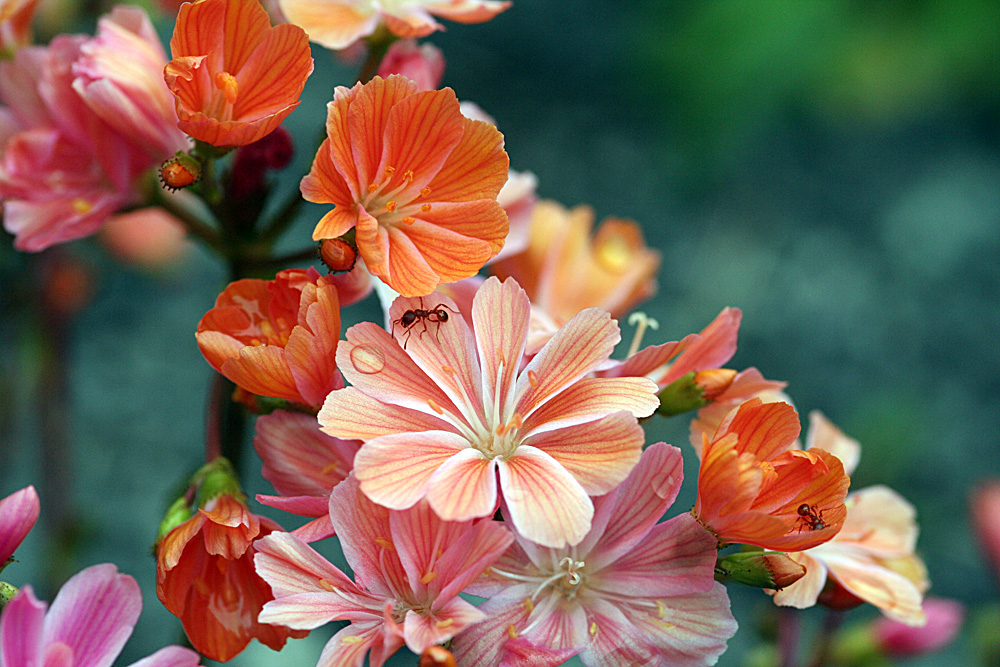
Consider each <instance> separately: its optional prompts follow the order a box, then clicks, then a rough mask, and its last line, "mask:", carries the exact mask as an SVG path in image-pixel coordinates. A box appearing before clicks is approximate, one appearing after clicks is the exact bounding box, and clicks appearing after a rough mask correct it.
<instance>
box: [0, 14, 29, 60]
mask: <svg viewBox="0 0 1000 667" xmlns="http://www.w3.org/2000/svg"><path fill="white" fill-rule="evenodd" d="M37 7H38V0H0V57H3V58H9V57H10V56H12V55H13V54H14V52H15V51H17V49H19V48H21V47H22V46H26V45H27V44H28V43H30V42H31V20H32V19H33V18H34V17H35V9H37Z"/></svg>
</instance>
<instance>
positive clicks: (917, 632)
mask: <svg viewBox="0 0 1000 667" xmlns="http://www.w3.org/2000/svg"><path fill="white" fill-rule="evenodd" d="M924 614H926V615H927V623H926V625H923V626H920V627H914V626H912V625H906V624H905V623H900V622H899V621H894V620H892V619H890V618H885V617H882V618H879V619H877V620H876V621H875V622H874V623H873V624H872V632H873V633H874V636H875V641H876V643H877V644H878V645H879V647H880V648H881V649H882V651H883V652H884V653H885V654H886V655H888V656H890V657H893V658H908V657H912V656H916V655H924V654H927V653H932V652H934V651H938V650H940V649H942V648H944V647H945V646H947V645H948V644H950V643H951V641H952V640H953V639H955V635H957V634H958V631H959V629H960V628H961V627H962V619H963V617H964V616H965V609H964V608H963V607H962V605H961V604H960V603H959V602H958V601H956V600H947V599H945V598H927V599H925V600H924Z"/></svg>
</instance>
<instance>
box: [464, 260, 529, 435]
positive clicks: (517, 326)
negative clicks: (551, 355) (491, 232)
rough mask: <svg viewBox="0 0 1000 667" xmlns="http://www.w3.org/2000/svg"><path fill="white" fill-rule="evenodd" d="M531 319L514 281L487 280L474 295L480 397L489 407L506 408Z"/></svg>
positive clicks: (473, 307)
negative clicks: (481, 396) (481, 395)
mask: <svg viewBox="0 0 1000 667" xmlns="http://www.w3.org/2000/svg"><path fill="white" fill-rule="evenodd" d="M530 318H531V303H530V302H529V301H528V295H527V294H525V292H524V290H523V289H521V287H520V286H519V285H518V284H517V283H516V282H514V281H513V280H505V281H504V282H503V283H501V282H500V281H499V280H497V279H496V278H489V279H487V280H486V282H484V283H483V284H482V286H481V287H480V288H479V290H478V291H477V292H476V296H475V299H474V300H473V302H472V320H473V322H474V323H475V325H474V326H475V332H476V349H477V350H478V352H479V360H480V363H481V364H482V374H483V382H484V384H483V396H484V400H485V401H486V402H487V403H488V404H490V405H494V404H495V405H499V406H505V405H507V401H508V394H509V392H510V390H511V389H512V388H513V385H514V379H515V378H516V377H517V370H518V364H519V362H520V359H521V356H522V355H523V354H524V346H525V343H526V342H527V338H528V322H529V320H530ZM501 365H502V366H503V368H502V369H501ZM525 432H526V431H525Z"/></svg>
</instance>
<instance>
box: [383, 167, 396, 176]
mask: <svg viewBox="0 0 1000 667" xmlns="http://www.w3.org/2000/svg"><path fill="white" fill-rule="evenodd" d="M395 173H396V168H395V167H386V168H385V177H386V178H392V175H393V174H395Z"/></svg>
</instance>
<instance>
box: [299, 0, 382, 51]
mask: <svg viewBox="0 0 1000 667" xmlns="http://www.w3.org/2000/svg"><path fill="white" fill-rule="evenodd" d="M280 5H281V11H282V13H283V14H284V15H285V18H287V19H288V21H289V22H290V23H294V24H295V25H298V26H302V28H303V29H304V30H305V31H306V32H307V33H309V39H310V40H311V41H313V42H316V43H317V44H321V45H322V46H325V47H326V48H328V49H343V48H344V47H347V46H350V45H351V44H352V43H353V42H355V41H357V40H359V39H361V38H362V37H367V36H368V35H370V34H372V32H374V30H375V27H376V26H377V25H378V21H379V15H378V13H377V12H370V13H368V14H363V13H361V12H359V11H357V10H356V9H354V8H353V7H351V6H349V5H347V4H344V3H342V2H330V1H329V0H280Z"/></svg>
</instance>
